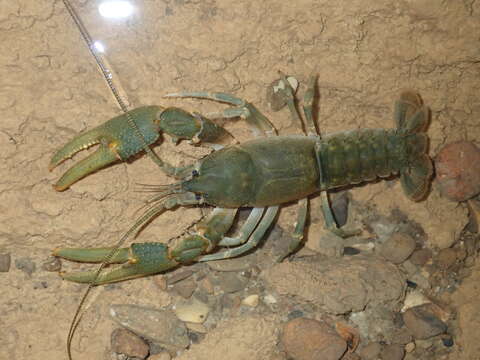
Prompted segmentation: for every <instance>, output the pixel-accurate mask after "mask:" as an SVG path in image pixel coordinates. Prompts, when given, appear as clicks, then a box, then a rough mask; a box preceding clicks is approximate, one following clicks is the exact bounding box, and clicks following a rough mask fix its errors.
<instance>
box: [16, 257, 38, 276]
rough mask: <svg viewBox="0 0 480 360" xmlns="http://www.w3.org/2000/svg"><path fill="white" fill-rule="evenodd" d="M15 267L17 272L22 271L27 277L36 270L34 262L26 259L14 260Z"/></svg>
mask: <svg viewBox="0 0 480 360" xmlns="http://www.w3.org/2000/svg"><path fill="white" fill-rule="evenodd" d="M15 267H16V268H17V269H18V270H22V271H23V272H24V273H26V274H28V275H29V276H31V275H32V274H33V273H34V272H35V270H36V269H37V265H36V264H35V262H34V261H33V260H32V259H30V258H28V257H24V258H20V259H17V260H15Z"/></svg>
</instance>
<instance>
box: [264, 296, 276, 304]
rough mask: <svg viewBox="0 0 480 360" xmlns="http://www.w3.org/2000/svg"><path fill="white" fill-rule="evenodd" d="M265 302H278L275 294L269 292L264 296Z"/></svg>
mask: <svg viewBox="0 0 480 360" xmlns="http://www.w3.org/2000/svg"><path fill="white" fill-rule="evenodd" d="M263 302H264V303H265V304H270V305H271V304H276V303H277V299H275V296H273V295H271V294H267V295H265V296H264V297H263Z"/></svg>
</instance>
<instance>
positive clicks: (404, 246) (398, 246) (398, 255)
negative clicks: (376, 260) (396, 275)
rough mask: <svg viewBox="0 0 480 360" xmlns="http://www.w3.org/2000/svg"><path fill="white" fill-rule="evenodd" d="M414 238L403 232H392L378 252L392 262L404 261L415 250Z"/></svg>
mask: <svg viewBox="0 0 480 360" xmlns="http://www.w3.org/2000/svg"><path fill="white" fill-rule="evenodd" d="M415 245H416V244H415V239H413V238H412V237H411V236H410V235H407V234H403V233H394V234H393V235H392V236H390V237H389V238H388V239H387V241H385V242H384V243H383V244H382V246H381V247H380V254H381V255H382V256H383V257H384V258H385V259H387V260H389V261H391V262H393V263H394V264H400V263H402V262H404V261H405V260H406V259H408V257H409V256H410V255H411V254H412V252H413V250H415Z"/></svg>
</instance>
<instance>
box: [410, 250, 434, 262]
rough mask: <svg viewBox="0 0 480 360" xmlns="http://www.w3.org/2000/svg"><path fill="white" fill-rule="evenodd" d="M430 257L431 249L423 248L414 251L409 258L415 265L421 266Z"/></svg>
mask: <svg viewBox="0 0 480 360" xmlns="http://www.w3.org/2000/svg"><path fill="white" fill-rule="evenodd" d="M431 258H432V250H430V249H427V248H425V249H420V250H416V251H414V252H413V254H412V256H410V259H409V260H410V261H411V262H412V263H413V264H415V265H418V266H423V265H425V264H426V263H427V262H428V261H430V259H431Z"/></svg>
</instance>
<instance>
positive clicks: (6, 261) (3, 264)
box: [0, 254, 11, 272]
mask: <svg viewBox="0 0 480 360" xmlns="http://www.w3.org/2000/svg"><path fill="white" fill-rule="evenodd" d="M10 263H11V257H10V254H0V272H8V271H9V270H10Z"/></svg>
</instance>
